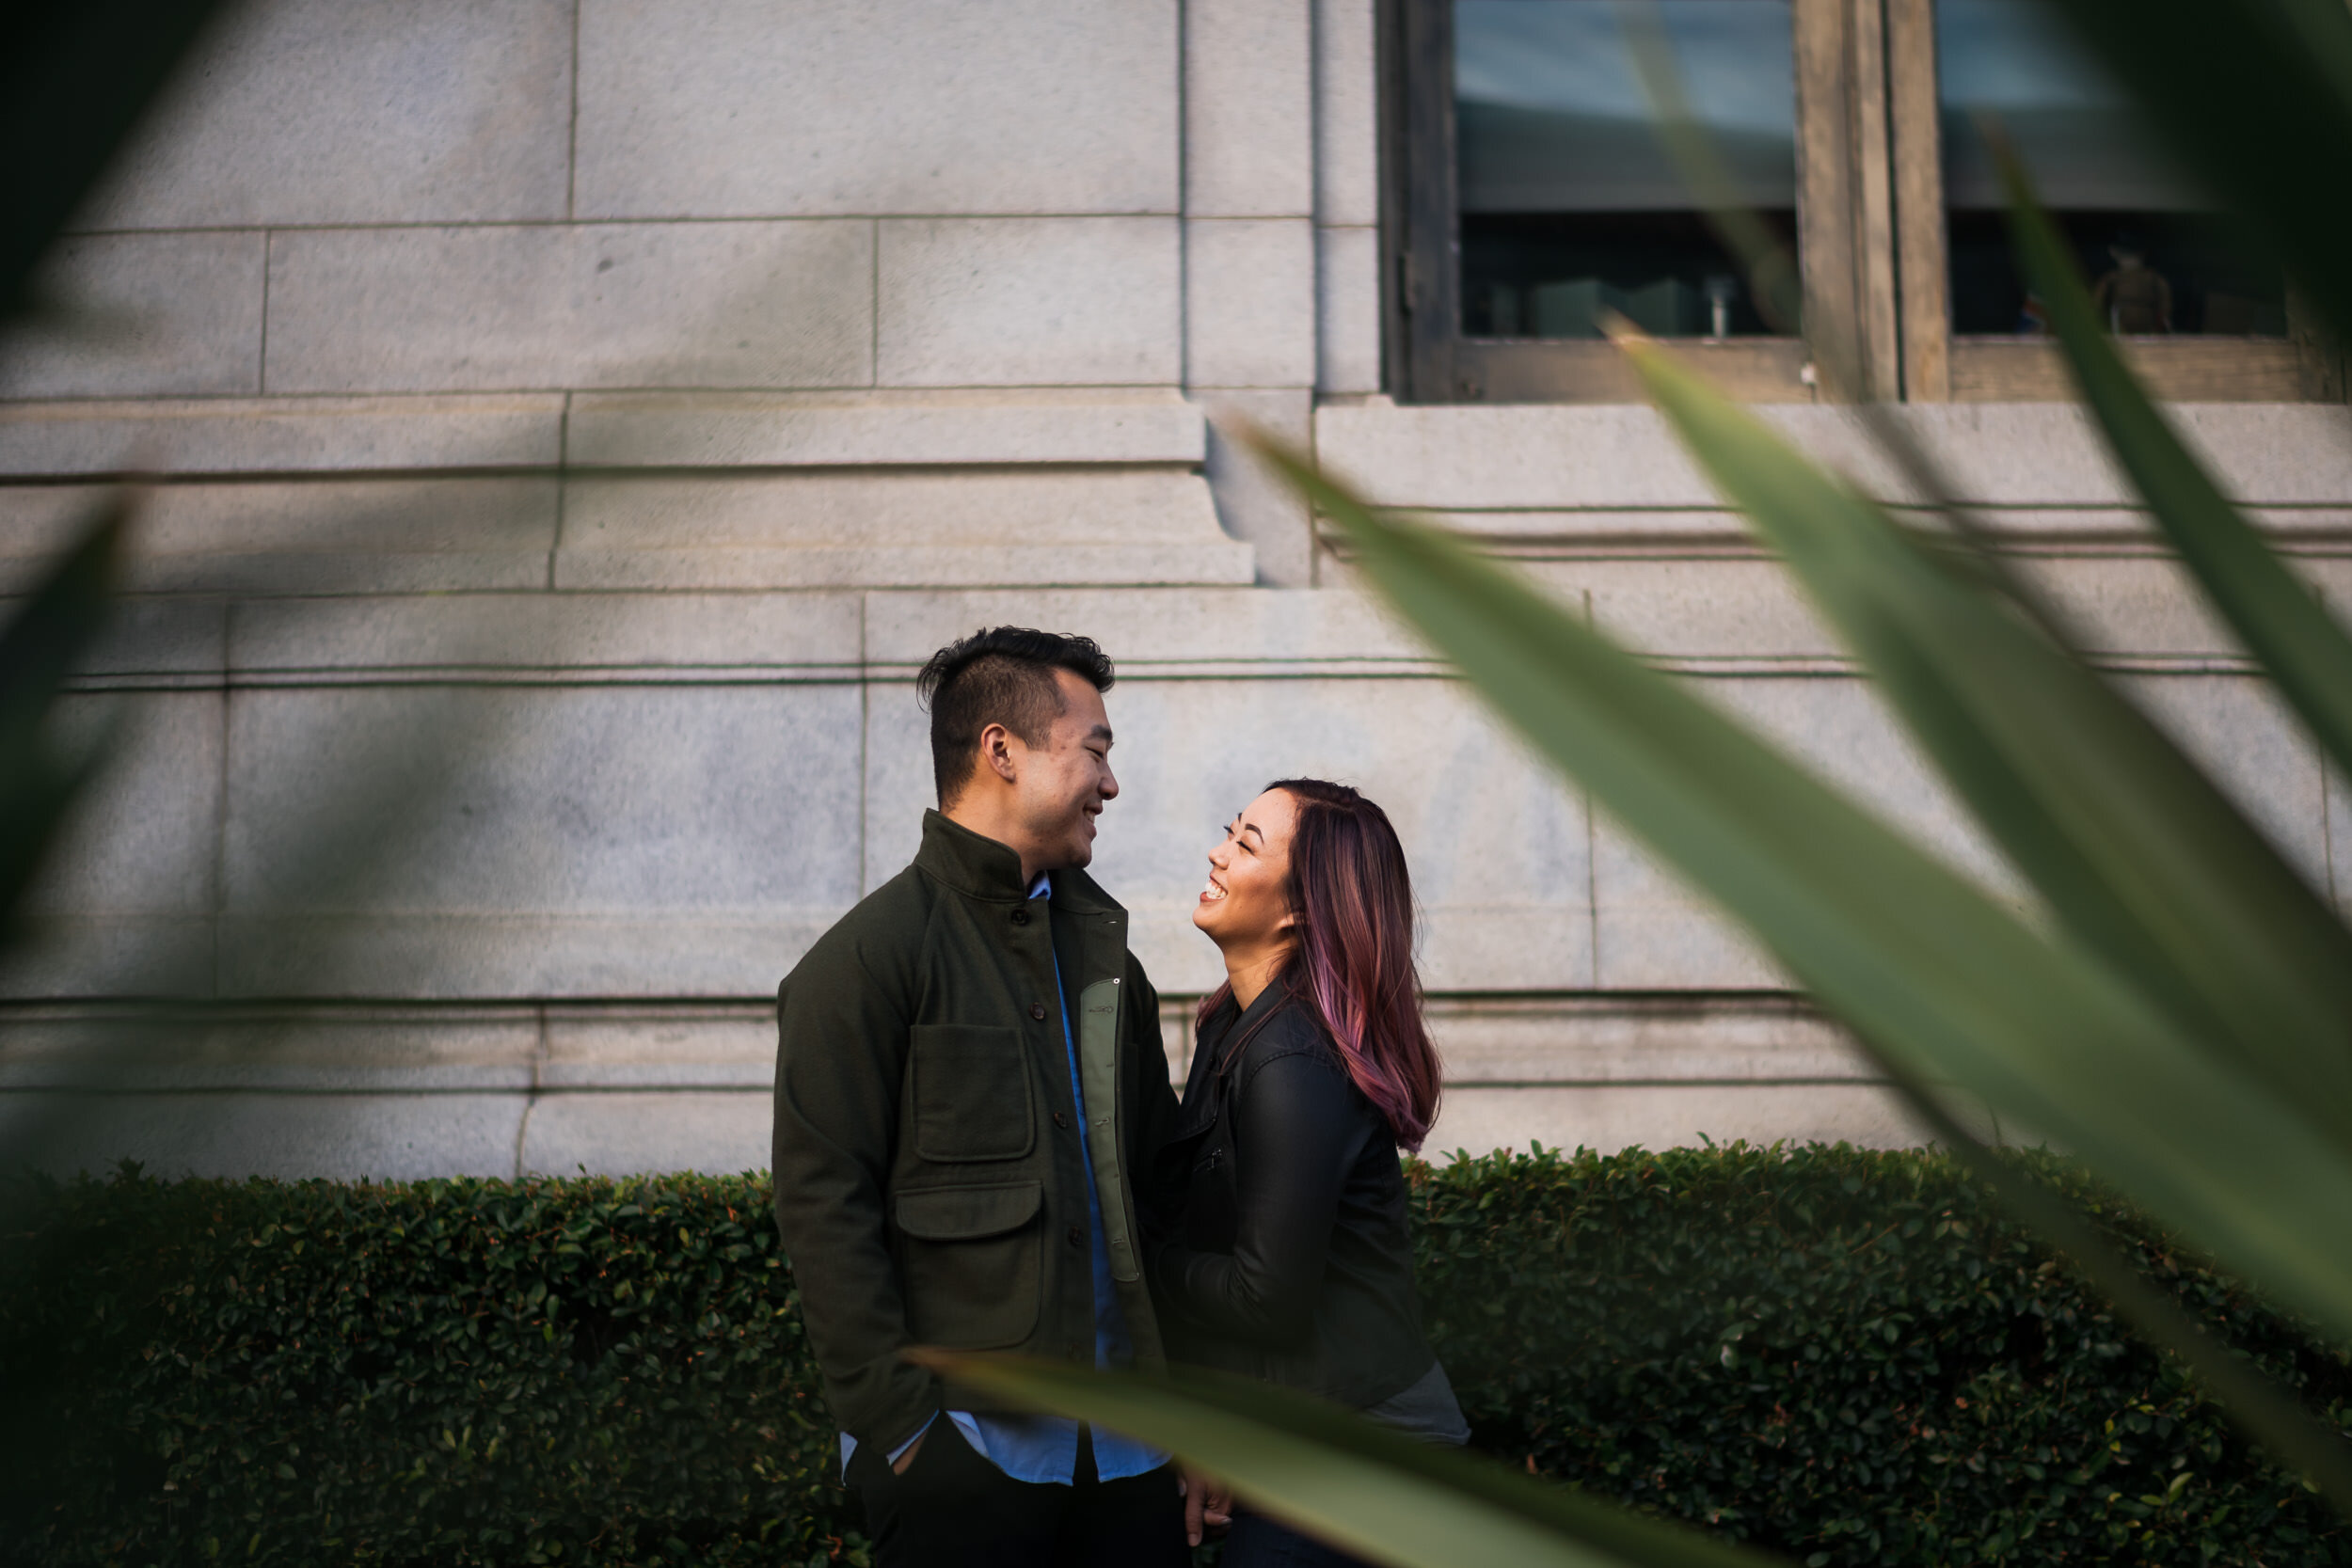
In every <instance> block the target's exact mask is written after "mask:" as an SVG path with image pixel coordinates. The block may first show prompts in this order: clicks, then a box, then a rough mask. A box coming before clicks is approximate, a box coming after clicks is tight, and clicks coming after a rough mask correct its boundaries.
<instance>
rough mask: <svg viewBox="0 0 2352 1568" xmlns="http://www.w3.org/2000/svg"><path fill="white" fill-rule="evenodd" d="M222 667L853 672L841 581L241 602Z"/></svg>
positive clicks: (404, 675) (792, 675) (767, 674)
mask: <svg viewBox="0 0 2352 1568" xmlns="http://www.w3.org/2000/svg"><path fill="white" fill-rule="evenodd" d="M857 662H858V603H857V600H856V598H855V597H854V596H853V595H850V594H719V595H707V594H546V593H539V594H421V595H411V596H401V597H371V598H336V599H317V600H307V601H297V602H294V603H268V604H252V605H245V606H241V607H240V608H239V611H238V615H237V624H236V635H235V638H234V641H232V642H231V644H230V665H231V667H232V668H233V669H234V670H235V671H236V672H237V673H239V675H240V676H242V677H245V678H246V679H247V680H249V681H253V682H256V683H262V682H266V683H270V684H280V685H282V684H289V683H294V682H303V683H308V684H317V683H322V682H327V681H342V682H345V683H349V682H360V683H364V684H370V685H382V684H386V683H389V682H397V681H445V680H449V679H453V678H471V677H481V676H485V675H497V676H503V677H506V678H508V679H510V680H517V679H529V678H531V677H532V676H537V677H541V678H549V677H552V678H554V679H556V680H558V681H560V682H562V683H564V684H568V685H575V686H581V685H589V684H595V683H599V682H610V681H614V680H619V681H625V682H628V683H629V684H632V685H641V686H642V685H650V684H653V683H656V682H660V681H664V680H674V681H687V682H694V683H702V682H707V681H712V680H723V679H730V678H731V679H735V680H739V681H749V682H758V683H760V684H768V683H772V682H776V681H779V680H788V679H800V680H816V681H833V682H839V681H843V680H850V679H854V678H855V675H856V673H857Z"/></svg>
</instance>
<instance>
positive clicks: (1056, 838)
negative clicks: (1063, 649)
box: [1010, 670, 1119, 871]
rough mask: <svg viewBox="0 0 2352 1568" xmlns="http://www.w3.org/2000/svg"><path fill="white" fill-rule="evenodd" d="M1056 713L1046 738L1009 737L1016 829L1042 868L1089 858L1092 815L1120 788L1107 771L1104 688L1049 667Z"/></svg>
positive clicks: (1108, 727)
mask: <svg viewBox="0 0 2352 1568" xmlns="http://www.w3.org/2000/svg"><path fill="white" fill-rule="evenodd" d="M1054 681H1055V684H1056V685H1057V686H1058V687H1059V688H1060V689H1061V703H1062V711H1061V717H1059V718H1058V719H1056V720H1055V721H1054V726H1053V728H1052V730H1051V731H1049V732H1048V734H1047V736H1046V741H1045V744H1044V745H1042V746H1037V747H1031V746H1027V745H1025V744H1024V743H1023V742H1022V741H1021V739H1020V737H1019V736H1014V737H1013V738H1012V740H1011V742H1010V745H1011V747H1013V748H1015V749H1016V751H1015V754H1016V755H1017V756H1018V757H1019V759H1020V762H1019V772H1018V777H1017V780H1016V789H1017V791H1018V801H1019V803H1018V805H1017V807H1016V810H1017V811H1018V813H1019V816H1020V819H1021V829H1022V832H1023V834H1024V836H1025V837H1026V838H1027V840H1028V842H1029V845H1030V847H1031V852H1032V853H1033V854H1034V856H1035V857H1036V863H1037V864H1038V866H1039V867H1040V869H1042V870H1048V871H1051V870H1059V869H1061V868H1062V867H1064V866H1082V865H1085V864H1086V863H1088V862H1089V861H1091V860H1092V859H1093V858H1094V819H1095V817H1096V816H1100V815H1101V814H1102V810H1103V803H1104V801H1106V800H1114V799H1116V798H1117V797H1118V794H1119V781H1118V780H1117V779H1115V778H1113V777H1112V776H1111V721H1110V718H1109V716H1108V715H1107V714H1106V713H1105V712H1104V707H1103V694H1102V693H1101V692H1100V691H1097V690H1095V689H1094V685H1093V683H1092V682H1090V681H1089V680H1087V679H1086V678H1085V677H1083V676H1081V675H1077V674H1073V673H1071V672H1070V671H1068V670H1057V671H1055V672H1054Z"/></svg>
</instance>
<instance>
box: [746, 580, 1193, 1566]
mask: <svg viewBox="0 0 2352 1568" xmlns="http://www.w3.org/2000/svg"><path fill="white" fill-rule="evenodd" d="M1112 676H1113V672H1112V668H1111V662H1110V660H1109V659H1108V658H1106V657H1104V654H1103V651H1102V650H1101V649H1100V648H1098V647H1096V646H1095V644H1094V643H1093V642H1092V641H1089V640H1088V639H1086V638H1083V637H1062V636H1057V635H1056V634H1054V633H1051V632H1042V631H1032V630H1029V629H1026V628H1025V627H1014V626H999V627H996V628H994V629H993V630H987V631H982V632H978V633H977V634H975V635H974V636H971V637H968V638H965V639H964V640H962V641H960V642H955V643H952V644H950V645H949V646H947V647H945V648H942V649H941V650H940V651H939V652H938V653H937V654H935V655H933V656H932V657H931V660H930V663H929V664H927V665H925V666H924V668H923V673H922V674H921V676H920V677H919V679H918V680H917V681H916V686H915V689H916V691H917V693H918V695H919V696H920V697H921V698H922V699H923V700H924V701H926V702H927V703H928V704H929V705H930V714H931V764H932V771H933V775H934V778H935V781H936V783H937V785H938V790H939V809H938V810H937V811H931V812H926V813H924V815H923V843H922V847H921V848H920V849H919V850H918V851H917V852H916V854H915V857H914V864H912V865H910V866H909V867H908V868H907V869H906V870H904V871H902V872H900V873H899V874H898V876H897V877H894V878H893V879H890V880H889V881H888V882H886V883H884V884H883V885H882V887H880V888H879V889H877V890H876V891H875V892H874V893H873V894H872V895H870V896H868V897H867V898H866V900H865V901H864V902H863V903H861V904H859V905H858V907H857V908H856V909H854V910H852V911H850V913H849V914H848V915H847V916H845V917H844V918H843V919H842V921H841V923H840V924H839V925H837V926H835V927H834V928H833V929H832V930H830V931H828V932H826V933H825V935H824V936H823V937H821V938H819V939H818V942H817V944H816V945H815V946H814V947H812V948H811V949H810V950H809V953H808V956H807V957H806V958H803V959H802V960H801V962H800V965H799V966H798V967H797V968H795V969H794V970H793V971H792V973H791V974H789V975H788V976H787V977H786V979H785V982H784V985H783V988H782V990H780V991H779V992H778V999H777V1025H778V1028H777V1049H776V1128H775V1157H774V1168H775V1202H776V1224H777V1227H778V1229H779V1230H780V1231H781V1232H782V1233H783V1237H784V1243H785V1247H786V1250H787V1253H788V1255H789V1256H790V1258H791V1259H792V1266H793V1272H794V1275H795V1277H796V1279H797V1280H798V1282H799V1285H800V1291H801V1307H802V1312H803V1318H804V1321H805V1322H806V1324H807V1328H808V1336H809V1341H810V1344H811V1345H812V1347H813V1348H814V1349H815V1351H816V1353H817V1359H818V1365H819V1367H820V1368H821V1369H822V1370H823V1372H824V1376H825V1389H826V1395H827V1398H828V1399H830V1400H831V1402H832V1404H833V1412H834V1418H835V1419H836V1420H838V1421H839V1422H840V1424H841V1450H842V1467H843V1472H844V1474H845V1475H846V1477H847V1478H848V1480H849V1482H850V1485H851V1486H852V1487H853V1488H854V1489H855V1490H856V1491H857V1493H858V1494H859V1496H860V1497H861V1499H862V1500H863V1502H864V1503H865V1506H866V1518H867V1522H868V1528H869V1529H870V1531H871V1533H872V1535H873V1537H874V1541H875V1545H876V1549H877V1551H878V1552H879V1554H880V1560H881V1562H882V1565H883V1568H900V1565H914V1564H921V1565H924V1568H932V1565H941V1564H969V1565H972V1568H982V1565H991V1568H993V1565H995V1564H1005V1565H1012V1564H1021V1565H1023V1568H1027V1565H1030V1564H1043V1563H1063V1564H1073V1565H1076V1564H1091V1563H1102V1564H1114V1563H1116V1564H1120V1565H1121V1568H1126V1565H1129V1564H1135V1565H1151V1564H1157V1563H1167V1564H1169V1565H1171V1568H1173V1565H1175V1564H1180V1563H1185V1562H1189V1561H1190V1560H1191V1553H1190V1550H1189V1548H1188V1547H1187V1545H1186V1544H1185V1528H1186V1524H1185V1518H1184V1503H1183V1500H1182V1492H1181V1488H1180V1485H1179V1482H1178V1480H1177V1476H1176V1473H1175V1471H1174V1470H1173V1469H1172V1468H1171V1467H1170V1466H1169V1465H1168V1457H1167V1456H1166V1455H1165V1454H1161V1453H1157V1452H1154V1451H1152V1450H1151V1449H1146V1448H1144V1447H1143V1446H1142V1445H1140V1444H1137V1443H1136V1442H1134V1441H1132V1440H1129V1439H1126V1438H1122V1437H1120V1436H1117V1435H1116V1434H1113V1433H1101V1432H1091V1431H1089V1430H1087V1429H1086V1428H1083V1427H1081V1426H1079V1425H1077V1424H1075V1423H1073V1422H1069V1421H1063V1420H1057V1419H1054V1418H1041V1417H1029V1416H1023V1415H1020V1414H1018V1413H1014V1412H1010V1411H1006V1410H1003V1409H1001V1408H997V1407H993V1406H992V1405H990V1404H989V1403H988V1402H985V1401H984V1400H983V1399H982V1398H980V1397H979V1396H977V1394H975V1393H973V1392H971V1391H969V1390H961V1389H956V1388H952V1387H943V1386H941V1384H940V1381H939V1380H938V1379H937V1378H936V1377H934V1376H933V1375H932V1374H931V1373H930V1371H928V1370H925V1369H923V1368H921V1367H917V1366H914V1365H913V1364H911V1363H909V1362H907V1361H905V1360H903V1359H901V1358H900V1355H899V1353H900V1352H901V1351H903V1350H904V1349H906V1348H907V1347H908V1346H910V1345H917V1344H930V1345H946V1346H953V1347H959V1348H966V1349H973V1350H991V1351H1017V1352H1021V1353H1024V1354H1030V1355H1052V1356H1059V1357H1066V1358H1068V1359H1071V1360H1076V1361H1090V1362H1091V1363H1093V1364H1094V1365H1096V1366H1125V1365H1129V1364H1134V1365H1138V1366H1146V1367H1152V1366H1157V1365H1159V1364H1160V1363H1161V1360H1162V1351H1161V1342H1160V1334H1159V1328H1158V1324H1157V1323H1156V1322H1155V1321H1154V1319H1153V1317H1152V1301H1151V1296H1150V1294H1149V1292H1148V1291H1147V1289H1146V1287H1145V1283H1144V1279H1143V1274H1142V1271H1141V1268H1140V1259H1141V1254H1142V1244H1141V1243H1142V1237H1141V1235H1140V1234H1139V1233H1138V1228H1137V1227H1138V1215H1139V1212H1150V1210H1151V1207H1152V1205H1151V1201H1150V1200H1151V1197H1152V1195H1151V1194H1150V1193H1149V1192H1147V1191H1144V1190H1142V1187H1141V1184H1142V1183H1145V1182H1147V1181H1149V1180H1150V1177H1149V1174H1148V1173H1149V1170H1150V1160H1151V1155H1152V1150H1153V1149H1154V1148H1156V1146H1157V1144H1158V1142H1159V1139H1160V1136H1161V1134H1162V1132H1164V1130H1165V1128H1166V1126H1167V1124H1168V1121H1169V1120H1170V1118H1172V1117H1173V1116H1174V1113H1175V1109H1176V1102H1175V1096H1174V1095H1173V1093H1172V1092H1171V1091H1170V1090H1169V1088H1168V1066H1167V1061H1166V1058H1165V1057H1164V1056H1163V1054H1162V1052H1161V1046H1160V1037H1159V1016H1158V1015H1159V999H1158V997H1157V995H1156V994H1155V993H1154V992H1153V991H1152V987H1151V983H1150V982H1149V981H1148V980H1146V979H1145V978H1144V974H1143V970H1142V968H1141V967H1140V966H1139V965H1138V964H1137V963H1136V960H1135V959H1134V958H1133V957H1131V956H1130V955H1129V954H1128V952H1127V916H1126V911H1124V910H1122V909H1120V906H1119V905H1118V904H1116V903H1114V902H1113V901H1112V900H1111V899H1110V898H1109V897H1108V896H1107V895H1104V892H1103V890H1102V889H1101V888H1099V887H1097V886H1096V885H1095V884H1094V882H1093V880H1092V879H1089V877H1088V876H1087V875H1086V873H1085V871H1084V870H1083V869H1082V868H1083V867H1084V866H1085V865H1086V864H1087V863H1088V862H1089V860H1091V859H1092V858H1093V853H1094V819H1095V817H1096V816H1098V815H1100V814H1101V812H1102V810H1103V807H1104V803H1105V802H1107V801H1109V800H1115V799H1116V798H1117V797H1118V794H1119V782H1118V780H1117V779H1116V778H1114V777H1113V776H1112V774H1111V768H1110V749H1111V727H1110V721H1109V719H1108V717H1107V716H1106V714H1105V712H1104V705H1103V693H1104V691H1106V690H1108V689H1110V685H1111V681H1112Z"/></svg>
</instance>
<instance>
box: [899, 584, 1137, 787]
mask: <svg viewBox="0 0 2352 1568" xmlns="http://www.w3.org/2000/svg"><path fill="white" fill-rule="evenodd" d="M1057 670H1067V671H1069V672H1070V673H1072V674H1073V675H1078V676H1082V677H1084V678H1085V679H1086V680H1087V681H1089V683H1091V684H1092V686H1093V687H1094V689H1095V690H1097V691H1108V690H1109V689H1111V682H1112V681H1113V680H1115V679H1117V678H1118V674H1117V672H1116V671H1114V670H1113V669H1112V667H1111V661H1110V656H1109V655H1107V654H1105V653H1104V652H1103V650H1102V649H1101V648H1099V647H1097V646H1096V645H1095V641H1094V639H1092V638H1090V637H1064V636H1063V635H1062V634H1060V633H1059V632H1052V631H1037V630H1034V629H1032V628H1031V627H1028V626H989V627H987V628H985V629H983V630H980V631H976V632H974V633H973V634H972V635H971V636H969V637H966V638H962V639H961V640H959V641H954V642H950V643H948V644H947V645H946V647H944V648H942V649H940V650H939V652H937V653H935V654H933V655H931V657H930V663H928V664H926V665H924V666H923V673H921V674H919V675H917V676H915V677H914V694H915V696H916V697H918V698H919V699H921V701H922V703H923V705H924V706H926V707H928V708H930V710H931V778H932V781H933V782H934V783H935V784H937V785H938V786H939V803H940V805H941V806H942V807H943V808H944V807H946V805H947V803H948V802H949V801H951V800H954V799H955V798H956V796H957V795H958V794H959V793H960V792H961V790H962V788H963V786H964V784H966V783H968V782H969V781H970V780H971V777H972V774H973V770H974V769H976V768H978V767H979V764H980V758H979V751H980V732H981V731H982V730H984V729H986V728H988V727H989V726H990V725H991V724H1002V725H1004V726H1005V728H1007V729H1009V730H1010V731H1011V732H1012V733H1013V734H1015V735H1017V736H1020V737H1021V739H1022V742H1023V744H1025V745H1029V746H1042V745H1044V744H1045V742H1046V739H1047V737H1048V736H1050V735H1051V733H1052V731H1053V727H1054V721H1055V720H1057V719H1058V718H1060V717H1061V716H1062V711H1063V708H1064V707H1065V704H1064V703H1063V702H1062V695H1061V687H1060V685H1059V684H1058V683H1057V681H1056V680H1055V679H1054V672H1055V671H1057Z"/></svg>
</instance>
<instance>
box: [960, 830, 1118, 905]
mask: <svg viewBox="0 0 2352 1568" xmlns="http://www.w3.org/2000/svg"><path fill="white" fill-rule="evenodd" d="M914 863H915V865H916V866H918V867H919V868H921V869H922V870H923V871H925V872H927V873H929V874H930V876H932V877H934V878H936V879H939V880H940V881H942V882H944V883H946V885H947V886H949V887H951V888H953V889H955V890H956V891H957V892H958V893H961V894H964V895H968V896H970V897H973V898H984V899H986V900H988V901H989V902H990V903H994V904H1019V903H1023V902H1025V901H1026V900H1027V898H1028V896H1029V889H1028V886H1027V884H1025V882H1023V881H1022V880H1021V857H1020V856H1019V855H1018V854H1016V853H1014V851H1013V849H1012V847H1011V846H1009V845H1006V844H999V843H997V842H996V840H994V839H993V838H990V837H988V836H986V835H985V834H982V833H976V832H973V831H972V830H971V829H969V828H967V827H964V826H963V825H962V824H961V823H959V822H951V821H949V820H948V819H947V818H946V817H945V816H941V815H940V814H939V813H938V812H937V811H935V810H930V809H928V808H927V809H926V810H925V811H924V813H923V846H922V847H921V848H919V849H917V850H916V851H915V852H914ZM1053 878H1054V907H1055V908H1056V909H1070V910H1075V911H1082V912H1086V913H1089V914H1091V913H1103V914H1124V913H1125V912H1126V911H1125V910H1124V909H1123V908H1122V907H1121V906H1120V903H1119V902H1118V900H1116V899H1114V898H1112V897H1111V895H1109V894H1106V893H1104V891H1103V889H1102V887H1101V885H1100V884H1098V883H1097V882H1096V881H1095V880H1094V879H1093V878H1091V877H1089V876H1088V875H1087V874H1086V873H1085V872H1083V871H1079V870H1076V869H1074V868H1073V869H1069V870H1063V871H1057V872H1055V873H1054V874H1053Z"/></svg>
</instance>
